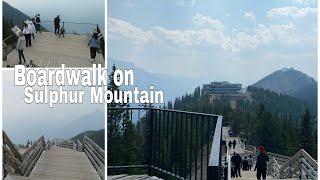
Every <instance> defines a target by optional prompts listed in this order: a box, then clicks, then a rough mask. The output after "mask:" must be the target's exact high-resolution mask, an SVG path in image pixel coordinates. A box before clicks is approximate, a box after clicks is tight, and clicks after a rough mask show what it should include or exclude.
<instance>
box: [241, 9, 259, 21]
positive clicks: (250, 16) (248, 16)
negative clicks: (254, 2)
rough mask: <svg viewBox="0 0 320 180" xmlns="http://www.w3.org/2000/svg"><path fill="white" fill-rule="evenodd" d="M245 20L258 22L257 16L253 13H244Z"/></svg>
mask: <svg viewBox="0 0 320 180" xmlns="http://www.w3.org/2000/svg"><path fill="white" fill-rule="evenodd" d="M243 18H245V19H247V20H249V21H250V22H251V23H255V22H256V16H255V15H254V14H253V12H246V11H245V12H244V13H243Z"/></svg>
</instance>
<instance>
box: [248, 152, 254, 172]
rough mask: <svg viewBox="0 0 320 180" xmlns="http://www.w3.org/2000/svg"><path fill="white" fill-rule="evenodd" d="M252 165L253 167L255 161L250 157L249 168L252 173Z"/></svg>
mask: <svg viewBox="0 0 320 180" xmlns="http://www.w3.org/2000/svg"><path fill="white" fill-rule="evenodd" d="M252 165H253V159H252V156H251V155H249V158H248V168H249V170H250V171H251V168H252Z"/></svg>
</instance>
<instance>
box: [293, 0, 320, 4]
mask: <svg viewBox="0 0 320 180" xmlns="http://www.w3.org/2000/svg"><path fill="white" fill-rule="evenodd" d="M292 2H293V3H296V4H303V5H307V4H313V3H316V2H317V1H316V0H292Z"/></svg>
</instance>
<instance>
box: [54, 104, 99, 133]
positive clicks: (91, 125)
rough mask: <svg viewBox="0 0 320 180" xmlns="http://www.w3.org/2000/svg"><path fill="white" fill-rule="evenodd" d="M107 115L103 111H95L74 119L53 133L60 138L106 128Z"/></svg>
mask: <svg viewBox="0 0 320 180" xmlns="http://www.w3.org/2000/svg"><path fill="white" fill-rule="evenodd" d="M104 120H105V115H104V112H102V111H98V110H97V111H94V112H92V113H90V114H88V115H85V116H82V117H80V118H78V119H75V120H73V121H72V122H71V123H69V124H67V125H66V126H64V127H62V128H59V129H57V130H56V131H54V132H53V133H52V135H53V136H54V137H59V138H67V139H68V138H71V137H74V136H75V135H77V134H79V133H82V132H85V131H89V130H99V129H103V128H104Z"/></svg>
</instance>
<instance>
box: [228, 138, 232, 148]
mask: <svg viewBox="0 0 320 180" xmlns="http://www.w3.org/2000/svg"><path fill="white" fill-rule="evenodd" d="M228 146H229V149H231V146H232V142H231V140H230V141H229V143H228Z"/></svg>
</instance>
